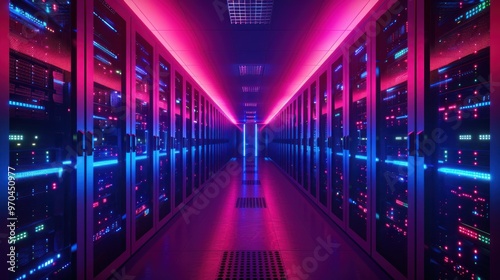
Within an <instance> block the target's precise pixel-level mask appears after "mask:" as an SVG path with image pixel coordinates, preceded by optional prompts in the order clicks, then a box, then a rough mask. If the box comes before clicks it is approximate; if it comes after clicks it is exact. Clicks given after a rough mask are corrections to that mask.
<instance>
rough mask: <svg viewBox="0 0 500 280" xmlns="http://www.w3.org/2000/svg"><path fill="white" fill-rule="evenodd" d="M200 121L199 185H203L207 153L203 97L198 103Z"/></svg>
mask: <svg viewBox="0 0 500 280" xmlns="http://www.w3.org/2000/svg"><path fill="white" fill-rule="evenodd" d="M200 121H201V123H200V124H201V147H200V148H201V163H200V168H201V184H203V183H205V180H206V173H207V172H206V162H207V161H206V151H207V144H206V129H205V122H206V118H205V96H204V95H202V96H201V102H200Z"/></svg>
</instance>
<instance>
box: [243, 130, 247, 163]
mask: <svg viewBox="0 0 500 280" xmlns="http://www.w3.org/2000/svg"><path fill="white" fill-rule="evenodd" d="M245 134H246V124H243V156H246V154H247V153H246V147H245V146H246V143H247V141H246V135H245Z"/></svg>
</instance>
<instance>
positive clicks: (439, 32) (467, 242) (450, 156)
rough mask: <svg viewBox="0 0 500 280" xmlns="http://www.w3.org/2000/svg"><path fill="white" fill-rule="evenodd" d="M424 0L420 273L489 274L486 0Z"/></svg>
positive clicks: (432, 275)
mask: <svg viewBox="0 0 500 280" xmlns="http://www.w3.org/2000/svg"><path fill="white" fill-rule="evenodd" d="M426 3H427V4H428V5H429V6H428V11H429V14H428V15H427V18H429V26H428V27H427V30H426V34H428V40H429V61H428V64H427V65H426V67H427V69H426V70H427V71H428V79H429V81H428V88H427V90H426V95H425V97H424V98H425V101H424V106H425V107H424V108H421V109H419V110H425V115H423V121H424V122H423V124H424V132H423V133H421V134H420V135H419V136H420V137H419V148H420V149H419V153H420V154H419V155H420V156H422V157H424V159H425V165H424V166H423V167H420V166H419V168H423V169H424V171H423V172H424V181H423V182H422V181H421V182H420V184H421V185H420V186H422V187H424V188H425V204H424V207H426V209H425V229H426V232H425V248H427V250H426V254H425V275H424V277H425V278H429V279H430V278H464V279H465V278H468V279H489V278H490V276H491V275H489V271H490V267H491V265H498V264H493V263H490V254H493V253H498V252H494V251H493V250H490V238H491V236H490V224H491V223H490V221H491V220H490V219H491V218H490V215H491V214H493V213H491V212H490V196H489V195H490V188H491V187H493V186H491V184H490V180H491V176H490V172H491V171H492V170H491V169H490V113H491V112H490V109H491V107H490V1H468V2H445V1H432V2H431V1H428V2H426ZM495 62H496V63H498V62H497V61H495ZM421 203H423V202H421ZM495 237H496V236H495Z"/></svg>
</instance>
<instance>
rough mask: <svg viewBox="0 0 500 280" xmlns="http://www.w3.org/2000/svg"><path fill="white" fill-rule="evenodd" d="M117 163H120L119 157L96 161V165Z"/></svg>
mask: <svg viewBox="0 0 500 280" xmlns="http://www.w3.org/2000/svg"><path fill="white" fill-rule="evenodd" d="M117 163H118V160H117V159H110V160H102V161H97V162H94V167H102V166H109V165H113V164H117Z"/></svg>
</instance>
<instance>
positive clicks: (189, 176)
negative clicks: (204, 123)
mask: <svg viewBox="0 0 500 280" xmlns="http://www.w3.org/2000/svg"><path fill="white" fill-rule="evenodd" d="M192 97H193V87H192V86H191V84H190V83H189V82H186V102H185V103H186V105H185V106H186V137H185V143H184V146H185V157H186V165H185V170H186V171H185V174H186V175H185V181H186V182H185V183H186V198H187V197H189V196H190V195H191V193H192V192H193V158H192V157H193V155H194V153H193V150H192V148H191V147H192V141H193V121H192V119H193V116H192V115H193V108H192V106H193V105H192V104H193V100H192Z"/></svg>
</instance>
